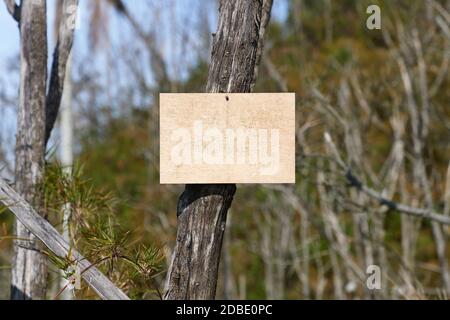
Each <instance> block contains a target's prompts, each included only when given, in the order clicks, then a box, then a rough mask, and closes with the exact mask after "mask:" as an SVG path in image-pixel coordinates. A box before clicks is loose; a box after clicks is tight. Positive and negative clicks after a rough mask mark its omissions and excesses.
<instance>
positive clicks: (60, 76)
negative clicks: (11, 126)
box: [5, 0, 78, 300]
mask: <svg viewBox="0 0 450 320" xmlns="http://www.w3.org/2000/svg"><path fill="white" fill-rule="evenodd" d="M5 4H6V7H7V9H8V11H9V12H10V14H11V16H12V17H13V18H14V19H15V20H16V21H17V22H18V24H19V30H20V90H19V91H20V92H19V95H20V98H19V114H18V117H17V140H16V155H15V156H16V164H15V168H16V169H15V177H16V181H15V188H16V191H17V192H18V193H19V195H21V196H22V197H24V199H25V200H26V201H28V202H29V203H30V204H31V205H32V206H33V207H34V208H35V209H36V211H37V212H38V213H40V214H42V215H44V213H43V211H42V207H43V200H44V198H43V192H41V190H39V186H40V185H41V182H42V179H43V176H44V164H45V149H46V145H47V141H48V139H49V137H50V133H51V130H52V128H53V126H54V123H55V121H56V116H57V114H58V110H59V105H60V103H61V97H62V92H63V86H64V77H65V68H66V63H67V59H68V57H69V54H70V51H71V49H72V43H73V31H74V27H75V17H76V11H77V7H78V0H63V5H62V8H63V10H64V13H63V15H62V17H63V20H62V21H63V22H62V23H61V26H60V29H59V32H58V42H57V46H56V49H55V52H54V55H53V65H52V72H51V78H50V85H49V88H48V90H47V7H46V1H44V0H23V1H21V2H20V5H18V4H16V2H15V1H14V0H5ZM15 234H16V236H17V240H15V245H14V258H13V263H12V279H11V298H12V299H20V300H22V299H44V298H45V293H46V285H47V267H46V259H45V257H44V256H43V255H42V254H41V253H40V245H39V242H38V241H37V240H36V238H35V236H34V235H33V234H32V233H31V232H30V231H29V230H27V228H26V227H24V226H23V225H22V224H21V223H20V222H17V223H16V226H15Z"/></svg>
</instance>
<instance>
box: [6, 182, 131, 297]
mask: <svg viewBox="0 0 450 320" xmlns="http://www.w3.org/2000/svg"><path fill="white" fill-rule="evenodd" d="M0 201H1V202H2V203H3V204H4V205H5V206H6V207H7V208H8V209H9V210H10V211H11V212H12V213H13V214H14V215H15V216H16V218H17V219H18V220H19V221H20V222H21V223H22V224H23V226H25V227H26V228H27V229H28V230H30V232H31V233H32V234H33V235H34V236H36V237H37V238H38V239H39V240H41V241H42V242H43V243H44V245H45V246H46V247H47V248H48V249H49V250H50V251H51V252H52V253H53V254H55V255H57V256H58V257H60V258H67V257H68V256H69V251H70V258H71V259H72V260H73V261H74V263H73V264H74V266H76V267H79V269H80V273H81V276H82V277H83V279H84V280H85V281H86V282H87V283H88V284H89V286H90V287H91V288H92V289H93V290H94V291H95V292H96V293H97V294H98V295H99V296H100V298H102V299H105V300H128V299H129V298H128V297H127V296H126V295H125V294H124V293H123V292H122V291H121V290H120V289H119V288H117V287H116V286H115V285H114V284H113V283H112V282H111V281H110V280H109V279H108V278H107V277H106V276H105V275H103V273H101V272H100V271H99V270H98V269H97V268H96V267H95V266H93V265H92V264H91V263H90V262H89V261H88V260H86V259H85V258H84V257H83V256H82V255H81V254H80V253H78V252H77V251H76V250H74V249H71V248H70V247H69V244H68V243H67V242H66V241H65V240H64V238H63V237H62V236H61V235H60V234H59V233H58V231H56V229H55V228H54V227H53V226H52V225H51V224H50V223H49V222H48V221H46V220H45V219H44V218H43V217H41V216H40V215H39V214H38V213H37V212H36V211H35V210H34V209H33V208H32V207H31V206H30V205H29V204H28V202H26V201H25V200H24V199H23V198H22V197H21V196H19V194H18V193H17V192H15V191H14V190H13V189H12V188H11V187H10V186H9V185H8V184H7V183H6V182H5V181H4V180H3V179H1V178H0Z"/></svg>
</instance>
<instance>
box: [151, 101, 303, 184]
mask: <svg viewBox="0 0 450 320" xmlns="http://www.w3.org/2000/svg"><path fill="white" fill-rule="evenodd" d="M160 183H161V184H199V183H211V184H215V183H295V94H294V93H243V94H238V93H234V94H202V93H195V94H184V93H181V94H180V93H177V94H161V95H160Z"/></svg>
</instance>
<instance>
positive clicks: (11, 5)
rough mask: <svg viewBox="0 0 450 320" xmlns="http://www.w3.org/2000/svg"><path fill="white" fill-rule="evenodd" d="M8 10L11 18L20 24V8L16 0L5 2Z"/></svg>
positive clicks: (6, 0)
mask: <svg viewBox="0 0 450 320" xmlns="http://www.w3.org/2000/svg"><path fill="white" fill-rule="evenodd" d="M5 4H6V8H7V9H8V12H9V13H10V14H11V16H12V17H13V18H14V20H16V21H17V22H18V23H20V6H18V5H17V3H16V1H14V0H5Z"/></svg>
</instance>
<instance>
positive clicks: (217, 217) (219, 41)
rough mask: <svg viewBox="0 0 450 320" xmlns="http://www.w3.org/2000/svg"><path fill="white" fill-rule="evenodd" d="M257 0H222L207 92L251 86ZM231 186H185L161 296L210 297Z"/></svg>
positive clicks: (260, 5)
mask: <svg viewBox="0 0 450 320" xmlns="http://www.w3.org/2000/svg"><path fill="white" fill-rule="evenodd" d="M263 2H264V1H262V0H235V1H231V0H221V1H220V3H219V22H218V30H217V33H216V34H214V35H213V37H214V39H213V46H212V58H211V66H210V69H209V75H208V83H207V86H206V91H207V92H211V93H227V92H237V93H245V92H250V91H251V86H252V83H253V80H254V72H255V65H256V62H257V61H258V52H261V50H258V45H261V44H262V41H259V39H260V37H261V36H262V35H261V33H260V30H261V27H262V22H261V21H262V19H261V18H262V15H263ZM235 191H236V186H235V185H187V186H186V188H185V191H184V192H183V194H182V195H181V196H180V199H179V202H178V208H177V216H178V231H177V240H176V245H175V249H174V253H173V257H172V264H171V267H170V269H169V272H168V278H167V285H166V293H165V298H166V299H214V297H215V293H216V285H217V276H218V268H219V260H220V252H221V247H222V240H223V235H224V231H225V225H226V217H227V211H228V209H229V207H230V205H231V202H232V200H233V196H234V194H235Z"/></svg>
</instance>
